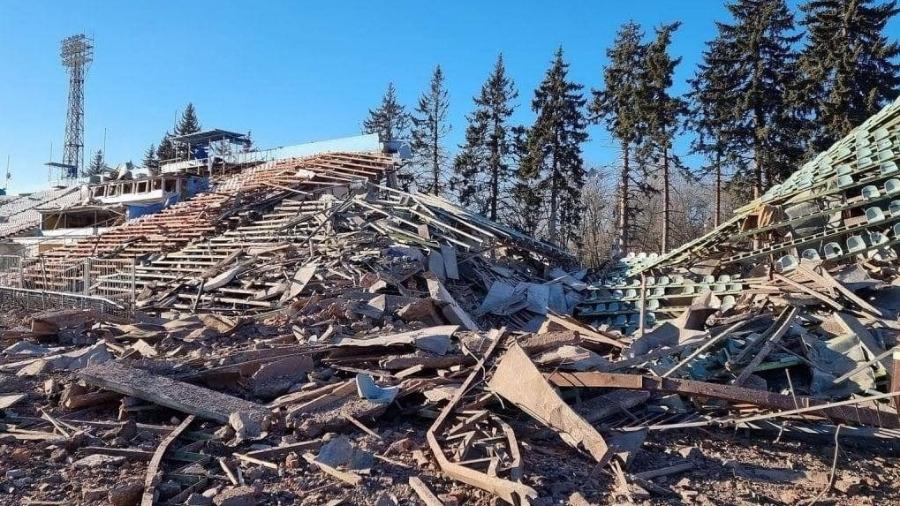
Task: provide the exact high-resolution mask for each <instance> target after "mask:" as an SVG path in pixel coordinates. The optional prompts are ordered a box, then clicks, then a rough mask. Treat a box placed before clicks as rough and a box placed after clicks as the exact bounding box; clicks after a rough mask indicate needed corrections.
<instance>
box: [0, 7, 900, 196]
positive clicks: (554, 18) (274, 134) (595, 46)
mask: <svg viewBox="0 0 900 506" xmlns="http://www.w3.org/2000/svg"><path fill="white" fill-rule="evenodd" d="M628 19H634V20H635V21H637V22H638V23H640V24H641V25H643V26H644V28H645V30H646V31H647V32H648V33H649V32H652V27H653V26H654V25H658V24H660V23H663V22H669V21H673V20H676V19H678V20H681V21H683V23H684V24H683V26H682V28H681V29H680V30H679V32H678V33H677V34H676V36H675V40H674V47H673V52H674V53H675V54H676V55H679V56H682V57H683V58H684V60H683V62H682V64H681V66H680V67H679V68H678V71H677V76H676V77H677V84H676V88H675V89H676V90H677V91H684V88H685V84H684V81H685V79H686V78H688V77H689V76H690V75H691V74H692V72H693V68H694V66H695V64H696V62H697V60H698V58H699V56H700V52H701V50H702V49H703V45H704V42H705V41H706V40H708V39H710V38H711V37H712V36H713V35H714V33H715V26H714V21H715V20H722V19H727V18H726V15H725V9H724V7H723V5H722V2H720V1H717V0H656V1H651V0H637V1H631V2H619V1H604V2H601V1H571V2H560V1H557V2H536V1H529V0H518V1H506V0H504V1H496V2H476V1H453V2H447V1H444V2H428V1H402V2H372V1H355V0H347V1H343V2H281V1H268V2H258V3H257V2H222V1H217V2H211V1H187V2H186V1H180V2H168V1H160V2H136V1H129V2H108V1H96V2H94V1H90V2H62V1H41V2H35V1H13V0H0V64H2V69H3V70H2V71H0V75H2V77H0V167H2V166H3V165H5V163H6V157H7V155H9V156H11V159H12V164H11V167H12V173H13V178H12V181H11V183H10V190H11V191H12V192H17V191H28V190H34V189H36V188H40V187H41V186H42V185H44V184H46V181H47V171H46V168H45V167H44V166H43V163H44V162H46V161H47V159H48V157H49V155H50V145H51V143H52V145H53V156H54V158H56V159H59V158H60V154H61V144H62V137H63V129H64V122H65V111H66V99H67V89H66V86H67V80H66V75H65V72H64V70H63V68H62V67H61V65H60V62H59V41H60V40H61V39H62V38H63V37H65V36H67V35H71V34H74V33H78V32H81V31H83V32H85V33H87V34H89V35H92V36H93V37H94V40H95V57H94V63H93V65H92V67H91V69H90V72H89V74H88V79H87V85H86V139H85V144H86V153H91V152H93V151H95V150H96V149H98V148H99V147H101V146H102V144H103V137H104V129H105V130H106V132H107V133H106V138H107V140H106V145H107V160H108V162H110V163H118V162H121V161H126V160H129V159H132V160H135V161H139V160H140V159H141V158H142V154H143V152H144V150H145V149H146V147H147V146H148V145H149V144H151V143H156V142H158V140H159V139H160V137H161V136H162V134H163V132H165V130H166V129H169V128H171V126H172V124H173V121H174V118H175V115H176V113H177V111H178V110H180V109H181V108H183V107H184V105H185V104H186V103H187V102H189V101H192V102H193V103H194V104H195V106H196V108H197V111H198V113H199V116H200V120H201V122H202V124H203V126H204V127H216V128H225V129H233V130H237V131H247V130H252V133H253V137H254V140H255V141H256V143H257V145H258V146H260V147H272V146H279V145H288V144H295V143H300V142H306V141H313V140H320V139H327V138H333V137H339V136H345V135H354V134H357V133H359V126H360V123H361V121H362V119H363V118H364V116H365V114H366V111H367V109H368V108H369V107H372V106H373V105H375V104H377V102H378V101H379V99H380V97H381V95H382V93H383V92H384V89H385V87H386V85H387V83H388V81H394V83H395V84H396V86H397V89H398V92H399V96H400V98H401V100H403V101H404V102H405V103H406V104H407V106H408V107H409V108H410V109H411V108H412V106H413V105H414V103H415V100H416V98H417V97H418V95H419V94H420V93H421V91H422V90H423V89H424V88H425V86H426V85H427V82H428V79H429V78H430V75H431V72H432V69H433V67H434V65H435V64H441V66H442V67H443V68H444V72H445V75H446V78H447V83H448V87H449V90H450V98H451V122H452V126H453V131H452V133H451V135H450V139H449V144H450V145H451V146H452V147H453V149H455V146H456V144H458V143H459V142H460V141H461V139H462V137H463V132H464V130H465V114H466V113H468V112H469V111H470V110H471V104H472V96H473V95H475V93H477V91H478V89H479V87H480V86H481V83H482V82H483V81H484V79H485V77H486V76H487V74H488V72H489V70H490V69H491V67H492V65H493V62H494V60H495V59H496V56H497V54H498V53H499V52H501V51H502V52H503V54H504V57H505V58H506V62H507V68H508V70H509V73H510V75H511V76H512V77H513V79H514V80H515V81H516V84H517V86H518V88H519V93H520V96H519V110H518V112H517V114H516V117H515V120H516V121H517V122H521V123H529V122H530V121H531V120H532V118H533V116H532V114H531V111H530V100H531V96H532V91H533V89H534V87H535V86H536V85H537V83H538V82H539V81H540V80H541V78H542V76H543V74H544V71H545V70H546V68H547V66H548V64H549V61H550V58H551V56H552V54H553V51H554V50H555V48H556V47H557V46H559V45H562V46H563V48H564V49H565V52H566V58H567V59H568V61H569V62H570V64H571V69H570V77H571V78H572V79H574V80H576V81H578V82H580V83H582V84H585V85H586V88H591V87H599V86H600V85H601V84H602V80H601V75H602V70H603V66H604V63H605V60H606V58H605V50H606V48H607V47H608V46H609V45H610V43H611V42H612V40H613V38H614V36H615V32H616V30H617V28H618V27H619V25H620V24H621V23H623V22H625V21H627V20H628ZM892 32H893V33H894V34H895V36H897V35H898V32H900V30H898V24H897V23H896V22H895V23H894V24H893V25H892ZM590 133H591V139H590V140H589V141H588V143H587V144H586V145H585V156H586V159H587V160H588V162H589V164H591V165H599V164H604V163H610V162H612V161H613V160H615V158H616V156H617V152H616V149H615V147H614V146H613V143H612V141H611V139H610V138H609V135H608V134H607V133H606V132H605V131H604V130H603V129H601V128H599V127H593V128H592V129H591V132H590ZM682 144H684V142H682ZM87 156H89V155H88V154H86V157H87Z"/></svg>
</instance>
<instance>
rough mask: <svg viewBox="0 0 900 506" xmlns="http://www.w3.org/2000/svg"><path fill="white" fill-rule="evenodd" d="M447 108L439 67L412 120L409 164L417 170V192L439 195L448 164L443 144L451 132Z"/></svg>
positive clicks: (444, 88)
mask: <svg viewBox="0 0 900 506" xmlns="http://www.w3.org/2000/svg"><path fill="white" fill-rule="evenodd" d="M449 107H450V102H449V98H448V95H447V88H446V87H445V86H444V73H443V71H441V66H440V65H438V66H436V67H435V68H434V74H432V76H431V84H430V86H429V88H428V91H426V92H425V93H423V94H422V96H421V98H419V104H418V106H417V107H416V113H417V114H416V115H414V116H413V117H412V123H413V128H412V132H411V139H410V149H411V150H412V156H413V160H412V162H413V164H414V165H415V166H416V167H417V168H418V169H419V173H418V174H417V176H418V177H416V187H417V189H418V190H419V191H424V192H430V193H433V194H435V195H440V194H441V191H442V190H443V172H444V165H445V163H446V161H447V152H446V150H445V149H444V146H443V141H444V138H445V137H446V136H447V134H448V133H449V132H450V124H449V123H448V122H447V113H448V109H449ZM423 172H424V174H423Z"/></svg>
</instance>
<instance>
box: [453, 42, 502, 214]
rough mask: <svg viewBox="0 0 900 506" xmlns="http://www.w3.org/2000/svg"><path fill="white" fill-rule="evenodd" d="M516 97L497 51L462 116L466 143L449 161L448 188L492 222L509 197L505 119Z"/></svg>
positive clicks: (461, 201)
mask: <svg viewBox="0 0 900 506" xmlns="http://www.w3.org/2000/svg"><path fill="white" fill-rule="evenodd" d="M518 96H519V93H518V92H517V91H516V87H515V84H514V83H513V81H512V80H511V79H510V78H509V77H508V76H507V75H506V66H505V65H504V63H503V55H502V54H501V55H499V56H497V62H496V63H495V64H494V69H493V70H492V71H491V73H490V75H489V76H488V78H487V81H485V83H484V84H483V85H482V86H481V92H480V93H479V95H478V96H477V97H475V98H474V99H473V100H474V102H475V110H474V111H473V112H472V113H471V114H469V115H468V116H466V118H467V120H468V122H469V124H468V127H467V128H466V142H465V144H464V145H462V146H460V152H459V154H458V155H457V156H456V158H455V159H454V161H453V171H454V175H453V178H452V179H451V181H450V188H451V189H452V190H453V191H455V192H456V195H457V197H458V199H459V201H460V203H462V204H463V205H464V206H467V207H470V208H474V209H475V210H476V211H477V212H478V213H480V214H483V215H485V216H487V217H488V218H490V219H492V220H494V221H497V220H499V219H501V213H505V211H506V210H507V208H508V205H509V203H510V200H511V199H510V197H511V195H510V188H511V186H512V183H513V181H514V179H515V168H514V167H513V164H514V162H515V160H514V159H515V157H516V149H515V146H514V133H513V129H512V127H511V126H510V125H509V118H510V116H512V113H513V111H514V110H515V105H514V103H513V101H514V100H515V99H516V98H517V97H518Z"/></svg>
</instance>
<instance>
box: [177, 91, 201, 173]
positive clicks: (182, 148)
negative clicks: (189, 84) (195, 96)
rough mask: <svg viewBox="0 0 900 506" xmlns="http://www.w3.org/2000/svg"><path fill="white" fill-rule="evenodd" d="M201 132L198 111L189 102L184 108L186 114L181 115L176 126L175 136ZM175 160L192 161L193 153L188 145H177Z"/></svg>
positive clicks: (180, 143)
mask: <svg viewBox="0 0 900 506" xmlns="http://www.w3.org/2000/svg"><path fill="white" fill-rule="evenodd" d="M199 131H200V120H199V119H197V111H196V110H195V109H194V104H192V103H190V102H188V105H187V106H186V107H185V108H184V112H182V113H181V118H180V119H179V120H178V123H177V124H176V125H175V135H176V136H179V135H188V134H193V133H196V132H199ZM175 158H178V159H179V160H190V159H191V153H190V151H189V150H188V146H187V144H185V143H182V142H179V143H178V144H177V145H175Z"/></svg>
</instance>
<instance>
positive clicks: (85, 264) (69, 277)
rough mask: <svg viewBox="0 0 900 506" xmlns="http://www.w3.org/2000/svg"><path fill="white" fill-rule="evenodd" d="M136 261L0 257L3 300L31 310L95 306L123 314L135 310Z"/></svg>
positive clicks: (1, 298)
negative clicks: (17, 302)
mask: <svg viewBox="0 0 900 506" xmlns="http://www.w3.org/2000/svg"><path fill="white" fill-rule="evenodd" d="M135 269H136V261H135V260H134V259H118V258H116V259H109V258H94V257H89V258H85V259H78V260H75V261H72V262H70V263H68V264H60V263H58V262H57V263H53V264H47V263H45V259H44V258H43V257H21V256H16V255H0V300H3V301H10V300H16V301H19V302H20V303H21V304H22V305H24V306H26V307H28V308H29V309H49V308H70V307H91V308H94V309H97V310H100V311H101V312H110V313H116V314H120V315H127V314H131V313H132V312H133V311H134V301H135V297H136V286H135Z"/></svg>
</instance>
